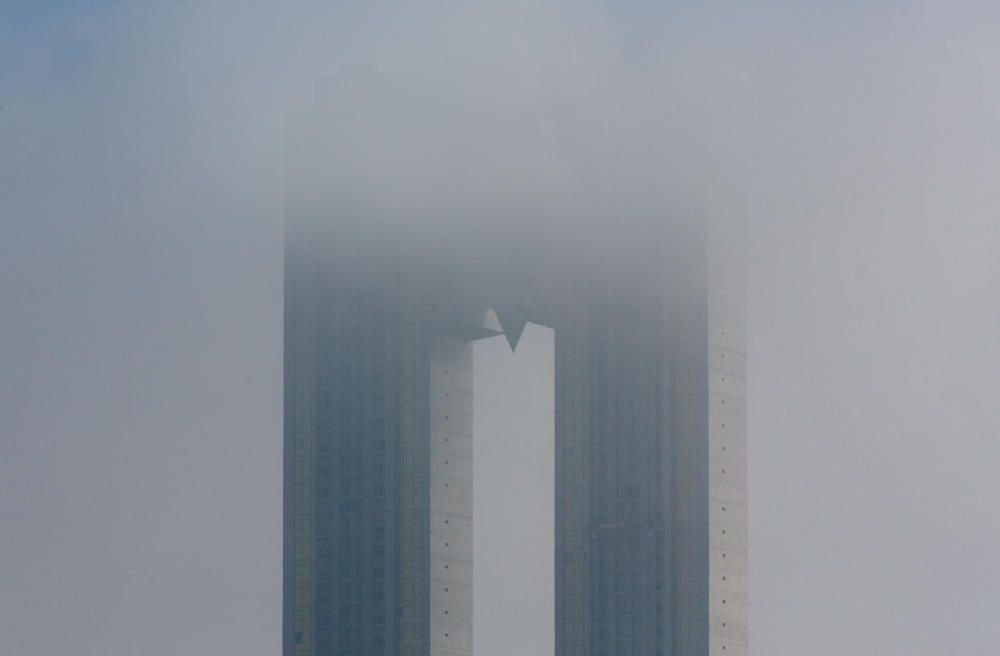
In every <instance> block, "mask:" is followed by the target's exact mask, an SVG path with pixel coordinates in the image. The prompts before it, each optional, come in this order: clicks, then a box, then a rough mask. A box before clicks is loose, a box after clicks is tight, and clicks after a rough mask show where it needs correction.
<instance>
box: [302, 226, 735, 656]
mask: <svg viewBox="0 0 1000 656" xmlns="http://www.w3.org/2000/svg"><path fill="white" fill-rule="evenodd" d="M310 216H311V215H310V214H309V212H308V211H300V210H296V209H295V208H293V210H292V216H291V217H290V219H289V225H288V232H287V243H286V289H285V452H284V457H285V470H284V476H285V492H284V493H285V507H284V513H285V522H284V524H285V528H284V599H285V601H284V635H283V645H284V654H285V656H325V655H336V656H371V655H375V654H379V655H385V656H458V655H460V654H471V653H472V644H473V640H472V590H473V580H472V556H473V545H472V536H473V530H472V521H473V518H472V485H473V481H472V448H473V435H472V373H473V372H472V357H471V344H472V342H473V341H474V340H476V339H480V338H485V337H491V336H494V335H498V334H499V332H501V331H502V332H503V333H504V334H505V336H506V338H507V339H508V341H509V342H510V344H511V346H512V347H514V346H516V344H517V341H518V339H519V337H520V335H521V331H522V330H523V328H524V325H525V322H527V321H534V322H538V323H541V324H544V325H547V326H550V327H552V328H553V329H554V331H555V353H554V357H555V386H556V389H555V416H556V425H555V491H556V494H555V527H554V528H555V536H556V539H555V547H556V553H555V577H556V585H555V592H556V599H555V611H556V617H555V630H556V639H555V645H556V654H557V656H571V655H572V656H709V655H711V656H745V654H746V650H747V647H746V645H747V642H746V638H747V633H746V562H747V559H746V553H747V542H746V540H747V531H746V465H745V458H746V445H745V425H746V355H745V353H746V350H745V343H744V328H743V298H744V296H743V294H742V282H743V281H742V267H741V264H740V253H741V238H740V236H739V235H738V234H737V232H736V231H734V227H733V226H722V225H714V224H702V223H686V224H685V223H677V222H674V223H669V226H667V225H664V226H656V225H654V226H653V227H649V226H647V227H646V228H643V229H639V228H636V229H635V230H634V231H631V229H625V228H623V229H622V230H620V231H615V235H616V237H615V238H613V239H609V240H606V241H605V240H596V239H593V240H590V243H583V242H572V240H562V239H559V238H550V237H544V236H538V238H537V239H534V240H527V241H522V242H520V246H519V245H518V242H517V241H515V240H506V241H505V240H498V239H496V238H495V235H492V237H491V240H490V244H489V245H488V246H486V247H482V248H480V247H479V245H473V244H472V242H474V241H475V240H477V239H478V240H480V241H482V240H483V239H484V237H483V236H482V235H479V236H475V235H473V236H469V235H466V236H464V237H462V238H457V237H456V236H455V235H453V234H444V235H442V234H434V235H431V236H430V237H427V236H426V235H425V237H424V238H420V237H416V236H414V235H413V234H411V233H408V232H407V231H405V230H401V231H400V232H399V233H396V232H394V231H388V232H380V231H379V230H377V229H375V228H373V227H372V226H371V225H370V224H368V223H366V222H364V221H359V222H357V223H355V224H346V223H337V224H333V225H324V224H323V222H322V221H316V220H313V219H311V218H310ZM654 224H655V222H654ZM571 242H572V243H571ZM573 244H579V247H577V246H573ZM460 247H461V248H460ZM465 247H467V248H465ZM567 249H569V254H568V255H567ZM457 251H458V252H457ZM489 310H493V311H495V313H496V317H497V318H498V320H499V325H491V324H489V322H487V321H486V319H485V317H486V316H487V313H488V311H489ZM540 501H541V500H540Z"/></svg>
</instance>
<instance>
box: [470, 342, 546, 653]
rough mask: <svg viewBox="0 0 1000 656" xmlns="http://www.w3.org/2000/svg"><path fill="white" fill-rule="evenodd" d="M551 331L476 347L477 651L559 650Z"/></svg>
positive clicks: (474, 616) (521, 651)
mask: <svg viewBox="0 0 1000 656" xmlns="http://www.w3.org/2000/svg"><path fill="white" fill-rule="evenodd" d="M553 337H554V333H553V331H552V330H551V329H549V328H545V327H543V326H539V325H536V324H528V326H527V327H526V329H525V331H524V334H523V335H522V337H521V340H520V342H519V343H518V346H517V350H516V351H515V352H513V353H511V350H510V347H509V346H508V345H507V341H506V340H505V339H504V338H503V337H502V336H500V337H494V338H491V339H485V340H480V341H478V342H476V343H475V350H474V356H475V379H474V380H475V382H474V403H473V408H474V445H475V446H474V463H473V471H474V504H473V513H474V517H475V519H474V526H475V529H474V530H475V533H474V554H473V563H474V569H473V578H474V586H475V589H474V594H473V604H474V614H473V631H474V643H473V645H474V651H473V653H475V654H476V656H509V655H510V654H523V655H525V656H535V655H538V656H547V655H548V654H551V653H553V650H554V635H555V634H554V631H555V628H554V616H555V612H554V602H555V597H554V576H555V575H554V569H553V557H554V546H553V535H554V522H555V519H554V507H555V500H554V487H553V486H554V463H553V443H554V439H555V438H554V435H555V411H554V403H555V402H554V387H555V385H554V376H555V372H554V364H553V362H554V355H553V354H554V342H553Z"/></svg>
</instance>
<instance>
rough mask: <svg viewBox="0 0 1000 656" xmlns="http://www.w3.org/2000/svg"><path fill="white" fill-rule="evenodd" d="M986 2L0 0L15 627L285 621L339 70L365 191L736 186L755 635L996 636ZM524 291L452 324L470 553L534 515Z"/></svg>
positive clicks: (997, 142)
mask: <svg viewBox="0 0 1000 656" xmlns="http://www.w3.org/2000/svg"><path fill="white" fill-rule="evenodd" d="M43 4H44V5H45V6H40V5H43ZM998 19H1000V8H997V7H996V6H995V5H994V4H992V3H985V2H982V3H977V2H966V1H959V2H953V3H947V4H945V3H931V2H919V1H918V2H873V3H837V4H836V5H835V4H833V3H829V4H827V3H823V4H817V3H807V2H758V3H722V4H718V5H714V6H711V7H702V6H698V5H695V4H694V3H677V4H675V5H671V6H656V5H654V4H653V3H648V2H640V1H638V0H635V1H627V2H622V3H598V2H593V3H573V4H571V3H564V2H556V1H551V2H549V1H546V2H531V3H529V2H520V1H515V2H511V3H503V4H502V6H501V5H499V4H498V5H496V6H492V7H490V6H483V5H480V4H474V5H469V4H468V3H465V4H461V3H446V2H433V3H429V4H428V5H426V6H421V7H407V6H404V5H401V4H396V3H346V2H344V3H321V2H318V1H317V2H292V3H287V4H286V5H285V6H282V7H281V8H277V7H276V6H267V5H265V4H264V3H256V2H241V3H237V2H227V1H223V0H207V1H204V0H203V1H201V2H194V1H193V0H181V1H180V2H174V3H155V4H154V3H139V2H134V1H130V0H99V1H97V2H91V3H80V2H71V1H69V0H64V1H62V2H56V3H35V2H27V1H26V0H8V1H7V2H6V3H4V4H2V5H0V652H2V653H12V654H19V655H23V656H35V655H48V654H51V653H56V652H59V651H67V650H72V651H73V652H74V653H78V654H94V655H101V656H103V655H105V654H131V653H145V654H150V655H151V656H156V655H159V654H164V655H167V654H177V653H213V652H214V653H241V654H248V655H256V654H260V655H264V654H274V653H277V652H278V651H279V649H280V606H281V601H280V592H281V587H280V581H281V565H280V562H281V529H280V527H281V498H280V494H281V486H280V483H281V481H280V477H281V460H280V459H281V347H280V344H281V334H282V315H281V312H282V305H281V293H282V225H283V219H284V211H285V206H286V205H285V203H286V198H285V194H286V188H287V185H291V184H297V183H298V182H299V180H298V179H296V180H291V181H290V180H288V172H289V171H290V170H292V169H291V168H289V167H287V166H286V155H287V152H288V151H287V149H286V142H287V140H288V139H289V138H290V137H289V135H294V134H295V133H296V131H297V130H298V128H299V126H300V124H301V122H302V121H303V120H304V119H303V117H304V116H307V115H311V114H314V113H315V108H316V107H317V106H319V107H325V106H326V105H323V104H322V103H329V106H331V107H335V108H337V109H336V112H332V118H331V124H330V126H329V130H330V132H329V138H330V139H331V141H332V142H333V143H335V144H337V145H338V149H335V150H334V151H333V153H332V154H331V155H330V156H329V159H325V160H323V161H322V166H320V164H318V163H317V164H316V165H315V166H313V167H306V171H305V172H304V175H305V177H306V178H307V179H308V180H307V181H313V180H316V181H319V184H318V185H317V187H316V188H317V189H320V190H322V191H323V194H325V195H322V197H321V200H322V201H324V203H344V202H350V206H351V207H352V208H354V210H356V211H358V213H359V215H361V214H364V215H370V216H390V217H398V220H400V221H402V222H406V224H407V225H408V226H409V227H413V226H416V227H418V228H426V229H427V230H429V231H431V232H433V231H435V230H442V229H444V228H445V227H447V226H456V225H457V226H460V227H461V229H462V230H463V231H464V232H463V234H466V235H471V236H472V237H470V239H471V238H473V237H476V236H477V235H478V236H483V235H490V234H492V233H491V231H494V230H498V229H501V230H509V231H510V232H513V233H515V234H517V235H519V239H523V240H525V243H528V244H531V243H533V242H537V243H548V242H546V241H545V239H549V238H551V237H550V236H549V235H551V234H552V233H555V234H560V235H566V236H567V239H573V240H575V241H576V242H577V243H582V244H586V245H588V246H589V247H591V248H597V249H598V250H599V249H600V247H601V245H602V243H603V242H602V241H601V239H602V238H603V237H604V236H606V235H608V234H613V233H614V226H615V225H616V224H617V222H620V221H627V220H632V219H634V218H636V217H642V218H643V219H644V220H648V219H649V217H651V216H659V215H661V214H662V215H663V216H664V217H668V216H675V215H685V216H687V215H692V216H699V217H701V216H704V217H712V218H721V219H723V220H734V221H740V222H745V223H746V224H747V225H748V226H749V230H748V234H749V241H748V245H747V249H748V255H749V257H748V271H747V287H748V296H749V303H748V312H749V317H748V324H749V334H748V346H749V352H750V355H749V377H750V382H749V398H750V402H749V445H750V447H749V454H750V455H749V459H750V462H749V468H750V469H749V471H750V483H749V485H750V569H751V574H750V632H751V636H750V640H751V647H750V648H751V653H752V654H754V655H755V656H783V655H786V654H787V655H792V654H796V655H797V654H802V653H808V654H815V655H816V656H827V655H830V656H833V655H836V656H840V655H842V654H872V655H879V656H896V655H898V656H925V655H927V656H931V655H934V656H937V655H943V654H952V655H954V656H959V655H962V654H974V653H975V654H980V653H990V651H991V649H992V648H993V645H994V644H995V643H996V642H997V641H998V639H1000V628H998V625H997V622H996V620H995V618H996V617H997V616H998V614H1000V602H998V601H997V600H996V599H995V596H994V595H991V594H990V592H991V591H992V590H993V589H995V588H996V587H997V585H998V584H1000V565H998V563H997V561H996V558H995V554H996V553H997V552H998V550H1000V521H998V519H997V513H996V511H995V503H994V501H993V496H994V495H995V494H996V492H997V483H996V477H995V475H994V471H993V469H994V466H995V463H996V462H998V461H1000V445H998V442H997V439H996V438H997V435H998V434H1000V430H998V429H1000V420H998V418H997V413H996V412H995V409H994V408H995V401H994V399H993V395H994V393H995V390H996V389H998V380H997V373H996V372H998V371H1000V346H998V340H997V339H996V338H995V336H996V335H997V333H998V329H1000V310H998V304H997V302H996V298H997V296H998V294H997V291H998V280H1000V264H998V262H1000V254H998V250H1000V249H998V244H1000V227H998V221H997V217H998V215H1000V212H998V210H1000V193H998V191H997V184H996V181H995V180H996V176H997V172H998V171H1000V126H998V124H997V118H996V117H997V116H998V115H1000V113H998V109H1000V91H998V87H997V85H996V83H995V80H997V79H998V76H1000V48H998V46H997V45H996V44H995V43H994V42H995V41H996V39H995V31H996V30H995V26H996V25H997V21H998ZM296 170H301V169H296ZM314 175H315V178H313V177H312V176H314ZM345 199H348V200H345ZM664 220H666V218H664ZM498 226H499V228H498ZM538 331H541V329H540V328H536V327H533V326H532V327H529V331H528V332H527V333H526V338H525V346H524V348H523V350H522V349H521V348H519V350H518V352H517V353H515V354H513V355H511V354H510V353H509V349H507V347H506V346H505V345H504V344H502V343H499V344H493V343H491V344H489V345H484V346H483V347H482V348H480V349H479V351H477V365H478V366H479V370H478V371H477V385H478V390H477V398H476V408H477V411H479V410H481V409H482V412H481V413H480V417H479V419H478V422H479V423H478V424H477V429H479V428H481V429H482V438H483V441H482V442H481V443H480V444H477V449H478V451H477V456H478V457H479V460H478V462H477V476H480V477H481V480H484V481H490V482H491V483H490V484H489V485H488V486H485V487H481V488H477V498H476V504H477V506H476V508H477V512H479V513H480V515H479V517H477V539H480V540H481V541H482V542H483V544H481V545H480V547H478V548H479V549H482V550H486V551H485V552H482V551H477V554H478V555H483V553H486V554H488V553H489V551H488V550H489V549H490V548H491V547H492V548H494V549H499V547H500V546H502V543H499V542H498V540H502V536H501V535H499V531H498V526H500V525H501V524H500V523H501V522H503V521H510V520H509V519H508V520H505V519H504V518H505V517H508V518H509V516H510V510H511V508H515V507H521V508H523V507H524V506H525V500H526V499H531V498H537V499H539V501H538V503H537V506H538V509H537V510H533V509H532V508H531V507H528V510H529V513H528V515H529V516H528V519H527V520H526V521H525V530H526V535H525V544H529V543H531V542H532V540H533V539H537V543H538V544H539V545H543V544H545V542H544V541H545V540H550V539H551V536H550V535H549V534H548V533H546V532H545V531H546V529H545V528H544V527H545V526H546V525H547V522H549V521H550V520H549V519H547V518H549V517H550V516H551V508H549V507H548V506H549V505H550V504H549V503H548V502H547V501H545V496H546V495H548V494H551V491H550V487H547V486H551V480H550V479H546V477H545V476H544V475H543V474H544V471H543V470H544V467H543V465H544V463H545V462H546V460H545V458H547V457H551V456H550V455H547V451H546V449H549V450H550V449H551V441H550V440H551V436H550V435H547V434H546V432H545V427H546V422H547V421H548V420H549V419H548V415H547V414H546V413H547V412H548V410H546V408H545V407H544V403H542V402H541V401H540V400H539V394H540V393H541V392H540V390H541V387H540V386H541V385H543V384H544V382H545V376H546V375H551V374H550V373H548V372H549V371H550V367H551V363H550V362H548V361H547V360H546V359H545V358H546V355H545V353H546V350H545V348H544V341H545V339H546V338H545V337H544V331H542V332H538ZM497 341H499V340H497ZM494 347H496V348H494ZM500 347H503V348H500ZM505 349H506V351H505ZM507 372H511V373H510V376H508V375H507ZM505 381H506V382H505ZM539 381H541V382H539ZM529 399H530V400H531V405H530V406H529V407H527V408H526V409H525V411H524V413H523V415H522V416H521V417H520V418H519V421H523V422H524V423H523V424H520V423H519V424H518V425H517V428H516V429H513V428H510V427H508V425H507V424H506V422H507V421H509V411H508V412H507V413H506V414H505V412H504V408H514V407H519V406H520V404H522V403H526V402H527V400H529ZM505 430H510V431H511V434H515V433H516V439H511V440H510V441H509V443H508V444H506V446H505V444H504V440H503V439H502V437H503V433H504V431H505ZM536 431H537V434H536ZM532 436H534V437H535V438H536V439H532ZM478 437H480V435H477V438H478ZM487 440H488V441H487ZM516 448H523V449H537V451H534V452H530V453H528V452H526V453H524V454H523V455H522V457H523V460H524V467H523V468H522V469H520V470H519V471H517V472H515V473H516V478H512V479H511V480H515V481H516V482H517V489H516V490H511V491H510V492H508V493H505V494H502V493H501V486H500V485H498V482H502V481H503V477H504V476H513V474H510V473H509V472H510V470H511V468H512V467H513V466H514V465H516V464H517V458H518V456H519V455H520V454H519V453H518V452H517V451H516V450H515V449H516ZM484 454H492V455H491V456H490V457H489V458H484ZM484 515H488V516H490V517H495V518H496V521H497V524H496V525H494V526H493V527H490V526H489V525H482V524H479V522H480V521H481V520H480V518H481V517H483V516H484ZM490 530H493V531H498V533H494V537H493V538H490V537H489V536H490V533H489V532H488V531H490ZM484 531H487V532H486V533H483V532H484ZM484 535H485V536H486V537H483V536H484ZM508 546H511V545H510V544H509V543H508ZM494 553H496V552H494ZM509 553H511V556H512V558H514V559H522V560H520V561H518V560H514V561H512V562H510V563H505V564H502V565H503V566H502V567H498V568H496V569H486V570H484V569H483V568H481V567H478V566H477V570H476V573H477V577H478V579H477V585H478V586H479V587H480V590H479V592H482V590H491V591H493V595H494V596H493V597H491V598H490V599H481V598H479V597H477V600H476V604H477V607H478V608H479V610H480V612H482V611H483V609H484V608H486V609H489V611H490V612H491V613H493V614H495V615H491V617H490V618H489V619H487V620H485V621H488V622H493V624H491V625H484V624H483V623H482V622H483V621H484V619H483V618H482V617H481V616H477V622H479V624H477V631H478V632H479V634H478V637H477V644H476V648H477V650H478V652H477V653H480V654H481V656H492V655H500V654H507V653H521V651H523V650H532V649H535V650H536V651H530V652H529V653H539V654H541V653H547V651H546V649H547V647H546V644H547V643H545V642H544V640H545V639H546V638H545V636H546V631H547V630H548V629H547V628H546V626H545V625H542V624H541V623H535V624H532V626H531V627H528V628H527V629H526V630H525V631H524V632H520V633H517V634H513V633H510V632H508V633H506V634H505V633H504V632H503V631H497V630H491V629H490V628H484V627H488V626H494V627H496V626H504V625H505V624H504V623H505V622H506V623H508V624H507V625H508V626H509V623H513V622H514V621H515V620H516V618H518V617H523V615H519V613H522V612H523V611H524V608H523V606H524V605H526V604H518V606H519V607H518V608H512V607H511V606H512V604H514V603H515V601H514V600H516V599H517V596H518V595H519V594H520V595H522V596H523V597H524V598H527V599H530V600H532V604H534V603H535V602H537V603H538V604H539V606H538V607H544V606H543V601H540V599H541V595H548V594H551V582H550V581H545V580H539V577H535V579H536V580H534V581H532V580H530V577H527V576H524V575H523V572H524V571H525V570H528V571H539V570H537V569H534V568H539V567H544V566H545V565H544V562H543V560H544V559H545V558H548V557H550V554H546V553H544V549H542V548H541V547H540V548H539V549H538V550H537V551H531V550H530V549H529V548H524V549H523V550H518V551H517V552H516V553H513V552H509ZM477 557H478V556H477ZM518 563H520V564H518ZM503 567H508V568H509V569H507V570H504V569H503ZM515 572H521V574H519V575H517V576H512V574H513V573H515ZM518 585H524V586H525V587H524V588H522V589H521V590H520V591H518V590H517V589H516V586H518ZM532 585H533V586H534V587H530V586H532ZM505 586H506V587H505ZM505 607H506V608H507V610H509V614H506V613H505ZM532 607H534V606H532Z"/></svg>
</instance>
